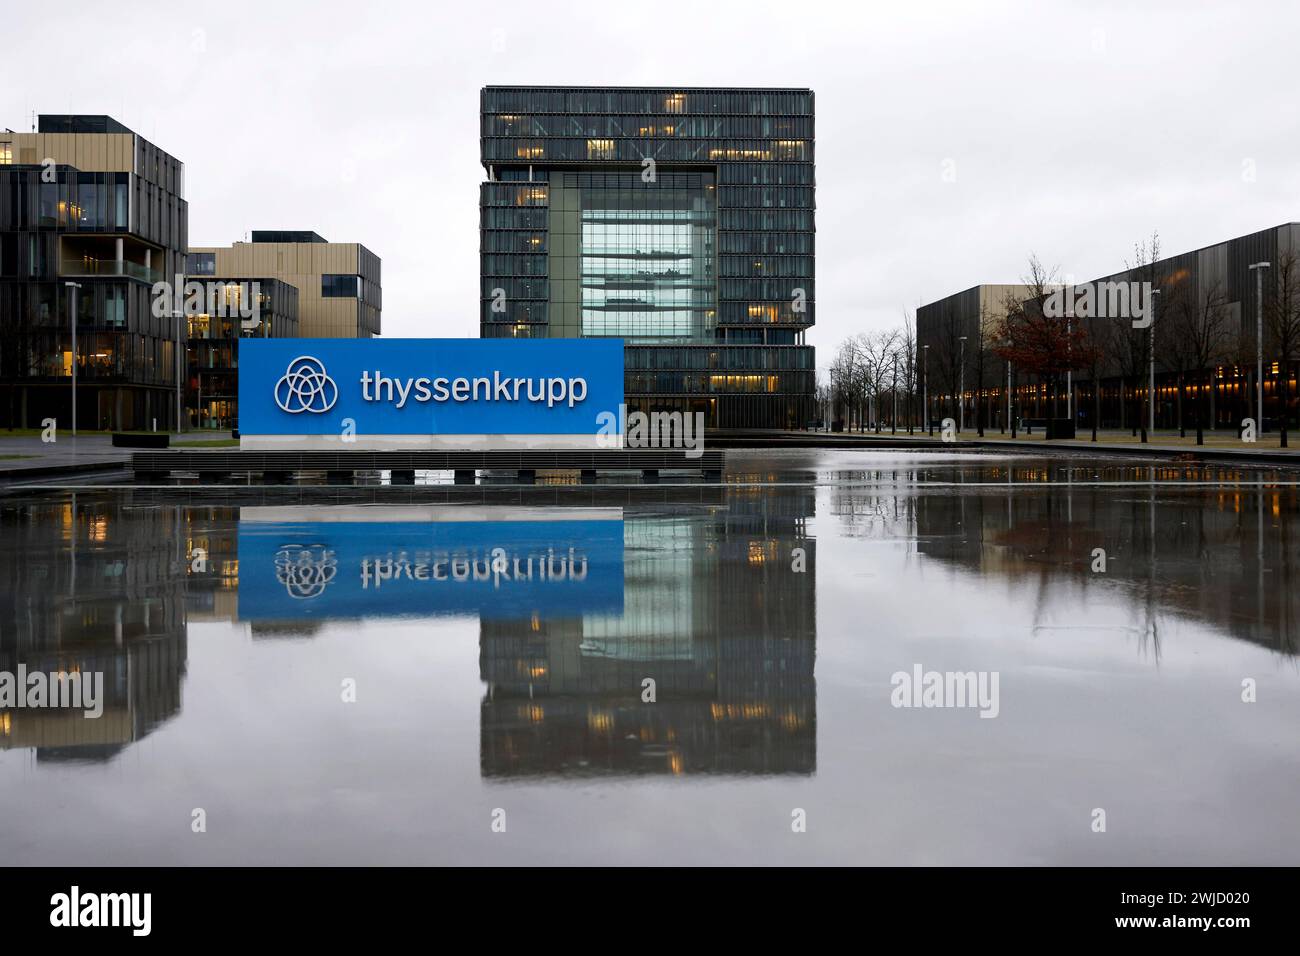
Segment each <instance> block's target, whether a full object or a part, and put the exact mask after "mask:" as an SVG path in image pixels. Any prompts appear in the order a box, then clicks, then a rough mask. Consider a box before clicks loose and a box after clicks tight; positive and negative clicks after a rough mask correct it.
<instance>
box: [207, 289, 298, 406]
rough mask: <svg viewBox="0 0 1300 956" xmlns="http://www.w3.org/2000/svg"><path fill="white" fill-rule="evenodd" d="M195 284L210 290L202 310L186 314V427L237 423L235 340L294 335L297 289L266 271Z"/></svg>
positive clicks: (296, 319)
mask: <svg viewBox="0 0 1300 956" xmlns="http://www.w3.org/2000/svg"><path fill="white" fill-rule="evenodd" d="M193 281H197V280H196V279H195V278H194V277H191V279H190V282H193ZM187 284H188V283H187ZM200 287H201V288H202V289H203V290H204V292H205V293H211V294H205V296H204V307H203V309H202V311H199V312H188V311H187V313H186V322H187V328H188V331H189V339H188V342H187V346H188V347H187V349H186V352H187V362H188V364H187V367H186V369H187V371H186V376H185V413H186V427H188V428H219V429H233V428H237V427H238V424H239V342H240V340H241V339H246V338H293V337H295V336H297V335H298V334H299V333H298V289H297V287H296V286H292V285H290V284H289V283H287V282H283V281H281V280H279V279H275V278H272V277H270V276H261V277H245V276H220V277H214V278H208V279H206V280H204V281H203V282H202V283H201V286H200Z"/></svg>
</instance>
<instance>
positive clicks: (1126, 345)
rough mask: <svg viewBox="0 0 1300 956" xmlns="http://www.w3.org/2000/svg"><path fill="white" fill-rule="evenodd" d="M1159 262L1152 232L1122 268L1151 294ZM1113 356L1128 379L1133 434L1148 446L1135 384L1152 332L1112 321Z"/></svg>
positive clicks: (1157, 237)
mask: <svg viewBox="0 0 1300 956" xmlns="http://www.w3.org/2000/svg"><path fill="white" fill-rule="evenodd" d="M1159 258H1160V233H1158V232H1156V231H1154V230H1153V231H1152V233H1151V238H1150V239H1143V240H1142V241H1140V242H1136V243H1134V244H1133V260H1132V261H1131V262H1130V261H1128V260H1125V262H1124V266H1125V268H1126V269H1128V270H1129V271H1130V272H1132V273H1134V274H1135V279H1134V281H1136V282H1149V283H1150V286H1149V288H1151V289H1152V290H1154V289H1155V287H1156V261H1157V260H1158V259H1159ZM1111 332H1112V341H1113V345H1112V353H1113V354H1114V356H1115V357H1116V358H1117V359H1118V360H1119V361H1118V364H1119V366H1120V368H1121V371H1122V372H1123V373H1124V375H1125V377H1126V378H1129V379H1131V381H1132V387H1131V388H1130V389H1129V394H1130V395H1131V396H1132V399H1133V434H1134V435H1136V434H1138V433H1139V432H1141V434H1142V443H1143V444H1146V442H1147V419H1146V416H1145V415H1143V414H1142V404H1141V402H1140V400H1139V399H1138V382H1139V381H1141V378H1142V374H1143V373H1144V372H1145V371H1146V370H1147V368H1148V367H1149V365H1150V361H1151V345H1152V336H1153V335H1154V334H1155V333H1154V331H1153V330H1152V329H1151V328H1150V327H1149V326H1148V327H1147V328H1145V329H1135V328H1133V323H1132V322H1131V321H1129V320H1126V319H1120V320H1115V319H1113V318H1112V325H1111Z"/></svg>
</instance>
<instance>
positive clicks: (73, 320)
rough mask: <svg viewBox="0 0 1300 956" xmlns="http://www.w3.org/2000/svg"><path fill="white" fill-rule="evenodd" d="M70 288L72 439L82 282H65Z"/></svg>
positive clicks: (75, 415) (74, 420) (75, 427)
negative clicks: (78, 316) (79, 298)
mask: <svg viewBox="0 0 1300 956" xmlns="http://www.w3.org/2000/svg"><path fill="white" fill-rule="evenodd" d="M63 284H64V285H65V286H67V287H68V312H69V317H68V323H69V324H70V325H71V326H72V437H73V438H76V437H77V291H78V290H79V289H80V288H81V283H80V282H65V283H63Z"/></svg>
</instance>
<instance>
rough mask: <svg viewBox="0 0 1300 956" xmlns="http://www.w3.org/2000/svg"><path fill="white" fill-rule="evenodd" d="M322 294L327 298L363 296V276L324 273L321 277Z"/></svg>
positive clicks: (355, 297)
mask: <svg viewBox="0 0 1300 956" xmlns="http://www.w3.org/2000/svg"><path fill="white" fill-rule="evenodd" d="M320 294H321V297H322V298H325V299H357V298H360V297H361V277H360V276H350V275H323V276H321V277H320Z"/></svg>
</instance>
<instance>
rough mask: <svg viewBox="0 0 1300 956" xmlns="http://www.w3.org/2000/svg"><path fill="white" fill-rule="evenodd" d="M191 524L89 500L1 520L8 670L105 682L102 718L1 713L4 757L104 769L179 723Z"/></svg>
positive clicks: (10, 512) (47, 711)
mask: <svg viewBox="0 0 1300 956" xmlns="http://www.w3.org/2000/svg"><path fill="white" fill-rule="evenodd" d="M185 523H186V520H185V516H184V515H183V514H182V513H181V511H180V509H172V508H147V509H144V508H138V509H132V508H130V507H129V502H126V503H123V502H121V501H120V500H117V499H110V498H108V497H106V496H100V495H95V494H93V493H89V494H85V495H81V494H71V495H69V496H68V497H67V498H66V499H65V500H62V501H56V502H49V501H42V502H40V503H31V504H26V505H23V506H22V507H17V508H12V507H11V508H7V509H5V510H4V511H2V512H0V535H2V536H3V539H4V542H5V548H4V551H3V553H2V554H0V670H4V671H7V672H9V673H16V672H17V669H18V666H19V665H20V664H22V665H25V666H26V669H27V671H28V672H29V673H30V672H34V671H41V672H44V673H50V672H65V673H67V672H75V671H80V672H81V673H82V674H89V673H94V672H100V673H102V674H103V675H104V690H103V697H104V712H103V715H102V716H100V717H98V718H94V719H89V718H86V717H84V716H83V714H82V711H81V710H79V709H78V710H68V709H58V708H41V709H28V708H22V709H14V710H9V711H3V712H0V749H10V748H15V747H32V748H35V749H36V753H37V757H38V759H42V760H45V759H69V758H78V759H106V758H108V757H111V756H113V755H114V754H116V753H117V752H118V751H120V750H121V749H122V748H123V747H125V746H126V745H127V744H130V743H131V742H133V741H136V740H139V739H140V738H142V737H144V736H146V735H147V734H149V733H150V732H151V731H152V730H153V729H154V728H155V727H157V726H158V725H159V724H161V723H163V722H165V721H167V720H169V719H171V718H172V717H174V716H175V715H176V714H177V713H178V712H179V710H180V707H181V682H182V680H183V678H184V674H185V666H186V653H187V651H186V634H185V609H184V603H185V579H186V568H187V563H186V558H185V554H186V551H185V550H184V549H185V547H186V533H185Z"/></svg>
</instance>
